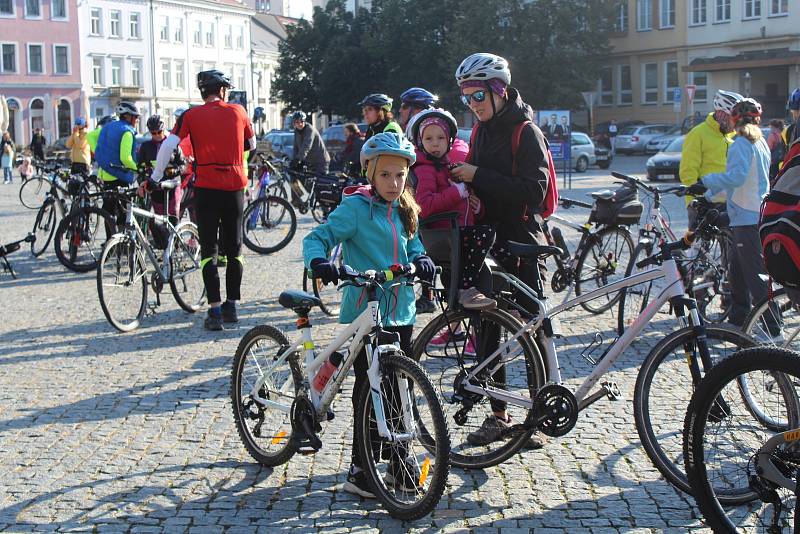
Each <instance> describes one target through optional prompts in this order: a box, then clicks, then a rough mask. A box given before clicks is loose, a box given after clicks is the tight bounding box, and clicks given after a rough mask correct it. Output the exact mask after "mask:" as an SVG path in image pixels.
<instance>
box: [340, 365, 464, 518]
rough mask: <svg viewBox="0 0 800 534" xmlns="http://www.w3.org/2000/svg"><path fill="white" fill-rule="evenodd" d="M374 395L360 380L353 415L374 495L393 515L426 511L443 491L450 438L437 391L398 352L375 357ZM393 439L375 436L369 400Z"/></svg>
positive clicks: (409, 515)
mask: <svg viewBox="0 0 800 534" xmlns="http://www.w3.org/2000/svg"><path fill="white" fill-rule="evenodd" d="M381 371H382V379H381V387H380V394H379V395H373V394H371V393H372V390H371V387H370V383H369V381H367V380H365V381H364V382H363V383H362V384H361V387H360V388H359V391H357V392H356V393H355V395H356V405H355V414H354V425H355V430H354V432H355V436H354V441H355V445H356V447H357V454H358V458H360V459H361V463H362V466H361V467H362V469H364V471H365V473H366V475H367V480H368V482H369V484H370V486H372V488H373V490H374V494H375V497H376V498H377V499H378V501H380V503H381V504H382V505H383V506H384V508H386V510H387V511H388V512H389V515H391V516H392V517H394V518H395V519H401V520H404V521H412V520H415V519H419V518H420V517H423V516H425V515H428V514H429V513H430V512H431V511H433V509H434V508H436V505H437V504H438V503H439V499H441V497H442V493H444V488H445V484H446V483H447V475H448V473H449V472H450V462H449V455H450V439H449V437H448V433H447V420H446V419H445V417H444V412H443V411H442V403H441V399H440V398H439V395H438V394H437V393H436V390H435V389H434V387H433V384H431V381H430V379H429V378H428V375H427V374H426V373H425V371H424V370H423V369H422V368H421V367H420V366H419V364H417V363H416V362H414V361H412V360H411V359H409V358H407V357H406V356H404V355H402V354H384V355H383V356H382V357H381ZM376 399H380V400H379V402H380V403H381V404H382V407H381V408H382V412H383V416H384V418H385V420H386V426H387V427H388V430H389V432H392V433H393V434H394V435H395V436H397V437H398V439H397V440H395V441H390V440H387V439H386V438H384V437H382V436H380V434H379V431H378V418H377V417H376V410H375V406H374V404H373V403H374V402H375V401H376Z"/></svg>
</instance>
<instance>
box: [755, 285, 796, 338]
mask: <svg viewBox="0 0 800 534" xmlns="http://www.w3.org/2000/svg"><path fill="white" fill-rule="evenodd" d="M792 293H795V292H792ZM791 297H794V295H790V294H788V293H787V292H786V289H784V288H782V287H781V288H778V289H776V290H775V291H774V292H773V293H772V298H769V297H767V298H766V299H763V300H762V301H761V302H758V303H757V304H756V305H755V306H754V307H753V309H752V310H750V314H749V315H748V316H747V318H746V319H745V321H744V326H743V327H742V329H743V330H744V332H745V333H746V334H748V335H749V336H752V337H753V338H754V339H755V340H756V341H758V342H759V343H763V344H766V345H770V346H773V347H783V348H786V349H791V350H798V349H800V299H797V298H796V297H795V300H792V298H791Z"/></svg>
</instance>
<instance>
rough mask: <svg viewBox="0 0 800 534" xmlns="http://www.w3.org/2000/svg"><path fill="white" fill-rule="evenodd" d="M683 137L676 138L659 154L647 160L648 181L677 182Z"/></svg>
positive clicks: (684, 137)
mask: <svg viewBox="0 0 800 534" xmlns="http://www.w3.org/2000/svg"><path fill="white" fill-rule="evenodd" d="M684 139H686V136H685V135H682V136H680V137H676V138H675V139H673V140H672V142H671V143H670V144H669V145H668V146H667V147H666V148H665V149H664V150H662V151H661V152H659V153H658V154H656V155H655V156H653V157H652V158H650V159H648V160H647V179H648V180H652V181H655V180H678V179H679V174H678V170H679V169H680V166H681V149H682V148H683V140H684Z"/></svg>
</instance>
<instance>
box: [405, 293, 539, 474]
mask: <svg viewBox="0 0 800 534" xmlns="http://www.w3.org/2000/svg"><path fill="white" fill-rule="evenodd" d="M521 328H522V325H521V324H520V323H519V321H517V320H516V319H515V318H514V317H513V316H512V315H509V314H508V313H507V312H504V311H502V310H499V309H497V310H491V311H484V312H480V313H476V312H466V311H464V310H458V311H455V312H452V311H448V312H446V313H443V314H440V315H438V316H437V317H434V318H433V319H432V320H431V321H430V322H429V323H428V324H427V325H426V326H425V328H423V329H422V331H421V332H420V333H419V335H418V336H417V337H416V339H415V340H414V346H413V348H412V351H413V354H412V356H413V358H414V360H416V361H418V362H420V365H421V366H422V367H423V369H425V371H426V372H427V373H428V374H429V375H430V376H431V377H432V378H433V383H434V385H435V386H436V388H437V390H438V391H439V393H440V395H441V396H442V397H443V398H444V399H445V400H446V401H447V402H446V404H445V405H444V408H445V411H446V414H447V419H448V423H450V421H452V423H450V440H451V444H452V450H451V452H450V461H451V462H452V463H453V465H455V466H456V467H462V468H465V469H481V468H485V467H491V466H493V465H498V464H500V463H502V462H505V461H506V460H507V459H509V458H510V457H511V456H513V455H514V454H516V453H517V451H519V450H520V449H522V447H524V446H525V444H526V443H527V442H528V440H529V439H530V437H531V435H532V434H533V429H530V430H527V431H522V430H520V431H518V432H515V433H509V434H507V435H506V434H503V433H500V432H495V433H494V434H495V435H491V433H490V432H488V430H489V426H488V423H491V422H493V418H495V416H494V415H493V412H495V411H505V412H506V415H507V416H509V417H511V423H512V424H522V423H525V422H527V421H528V420H529V416H530V414H531V413H532V412H533V401H534V399H535V397H536V392H537V391H538V390H539V388H541V387H542V386H543V385H544V384H545V381H546V375H545V368H544V362H543V361H542V356H541V353H540V352H539V349H538V348H537V345H536V344H535V343H534V342H532V340H531V339H530V337H529V336H528V335H527V334H524V335H522V336H519V337H517V338H516V339H515V340H513V341H512V340H511V339H512V337H513V336H514V334H516V333H517V332H518V331H519V330H520V329H521ZM506 344H507V347H506V348H505V350H504V351H502V352H500V353H499V356H500V357H502V360H503V362H504V363H503V364H502V365H500V367H499V369H498V370H497V371H496V372H495V373H494V374H490V373H489V371H488V370H485V371H482V372H481V373H480V374H479V375H478V376H476V377H475V379H473V380H472V382H473V383H475V384H486V385H489V386H491V387H492V388H494V390H496V391H500V392H502V393H503V394H505V395H512V396H513V397H514V398H515V399H517V400H516V402H501V401H499V400H497V399H496V398H494V397H492V396H491V394H490V393H488V392H487V393H475V392H467V391H465V390H464V389H463V388H464V386H465V385H466V384H465V376H466V370H467V369H471V368H473V367H475V366H476V365H477V364H478V363H479V362H481V361H483V360H484V359H485V358H486V357H487V356H489V355H490V354H492V353H493V352H494V351H495V350H496V349H497V348H499V347H500V346H502V345H506ZM498 361H499V360H495V361H494V362H492V363H491V364H490V365H489V366H488V367H489V368H494V367H495V366H496V364H497V362H498ZM495 419H496V418H495ZM495 427H496V425H495Z"/></svg>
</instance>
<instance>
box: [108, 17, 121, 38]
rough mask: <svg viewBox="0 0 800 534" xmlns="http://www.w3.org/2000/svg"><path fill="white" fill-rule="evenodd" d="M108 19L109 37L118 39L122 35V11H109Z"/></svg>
mask: <svg viewBox="0 0 800 534" xmlns="http://www.w3.org/2000/svg"><path fill="white" fill-rule="evenodd" d="M108 19H109V20H110V21H111V33H110V35H111V37H116V38H117V39H119V38H120V37H122V13H121V12H120V11H111V12H110V13H109V14H108Z"/></svg>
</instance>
